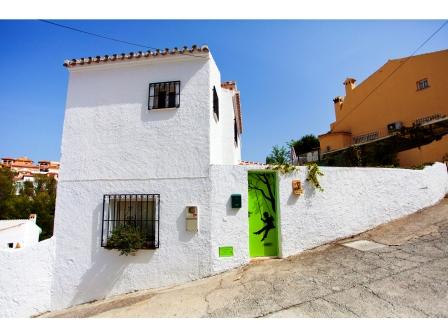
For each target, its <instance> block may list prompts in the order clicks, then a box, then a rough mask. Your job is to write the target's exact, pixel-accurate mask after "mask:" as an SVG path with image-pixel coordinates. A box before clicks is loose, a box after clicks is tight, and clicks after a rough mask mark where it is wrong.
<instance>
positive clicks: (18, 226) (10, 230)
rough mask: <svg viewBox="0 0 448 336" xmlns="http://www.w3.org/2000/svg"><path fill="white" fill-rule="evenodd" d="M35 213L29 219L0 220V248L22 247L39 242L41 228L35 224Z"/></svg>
mask: <svg viewBox="0 0 448 336" xmlns="http://www.w3.org/2000/svg"><path fill="white" fill-rule="evenodd" d="M36 218H37V216H36V215H35V214H31V215H30V217H29V219H4V220H0V249H3V250H4V249H10V248H22V247H28V246H32V245H35V244H37V243H38V242H39V235H40V234H41V233H42V229H41V228H40V227H39V226H37V225H36Z"/></svg>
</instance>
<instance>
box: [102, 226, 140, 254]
mask: <svg viewBox="0 0 448 336" xmlns="http://www.w3.org/2000/svg"><path fill="white" fill-rule="evenodd" d="M144 243H145V240H144V237H143V235H142V234H141V232H140V231H139V230H138V228H137V224H136V222H135V221H127V222H125V223H124V224H122V225H119V226H118V227H116V228H115V229H114V230H113V231H112V234H111V236H110V238H109V239H108V240H107V245H106V248H107V249H117V250H119V251H120V255H123V254H124V255H129V254H130V255H135V252H137V250H139V249H141V248H142V247H143V245H144Z"/></svg>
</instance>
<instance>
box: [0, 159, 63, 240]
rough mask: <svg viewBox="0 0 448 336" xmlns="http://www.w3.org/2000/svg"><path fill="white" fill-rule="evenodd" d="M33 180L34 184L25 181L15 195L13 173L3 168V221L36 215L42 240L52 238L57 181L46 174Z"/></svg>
mask: <svg viewBox="0 0 448 336" xmlns="http://www.w3.org/2000/svg"><path fill="white" fill-rule="evenodd" d="M34 177H35V183H34V184H33V183H32V182H30V181H26V182H24V183H23V186H22V188H21V189H20V190H19V194H18V195H16V185H15V183H14V173H13V172H12V171H11V170H10V169H9V168H0V219H19V218H28V216H29V215H30V214H32V213H35V214H37V222H36V224H37V225H38V226H39V227H40V228H41V229H42V233H41V234H40V236H39V239H40V240H44V239H47V238H50V237H51V236H52V235H53V222H54V210H55V204H56V184H57V182H56V180H55V179H54V178H53V177H49V176H46V175H35V176H34Z"/></svg>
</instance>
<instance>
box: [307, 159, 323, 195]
mask: <svg viewBox="0 0 448 336" xmlns="http://www.w3.org/2000/svg"><path fill="white" fill-rule="evenodd" d="M306 166H307V168H308V176H307V178H306V180H307V181H308V182H310V183H311V184H312V185H313V186H314V188H316V189H317V190H319V191H324V189H323V188H322V186H321V185H320V182H319V178H318V176H323V175H324V173H322V171H321V170H320V169H319V166H318V165H317V164H316V163H307V164H306Z"/></svg>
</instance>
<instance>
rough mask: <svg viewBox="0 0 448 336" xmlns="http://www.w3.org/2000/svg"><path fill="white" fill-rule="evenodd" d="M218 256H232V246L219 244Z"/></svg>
mask: <svg viewBox="0 0 448 336" xmlns="http://www.w3.org/2000/svg"><path fill="white" fill-rule="evenodd" d="M219 256H220V257H221V258H222V257H233V246H220V247H219Z"/></svg>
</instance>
